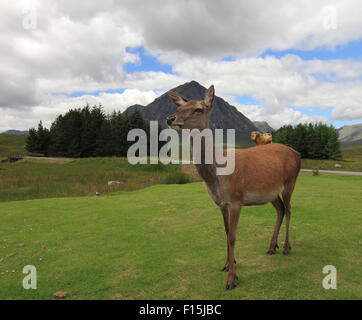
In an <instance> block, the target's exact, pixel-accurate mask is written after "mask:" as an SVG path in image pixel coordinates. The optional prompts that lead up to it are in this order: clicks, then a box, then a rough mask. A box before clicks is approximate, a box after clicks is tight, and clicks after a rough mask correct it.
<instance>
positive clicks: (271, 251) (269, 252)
mask: <svg viewBox="0 0 362 320" xmlns="http://www.w3.org/2000/svg"><path fill="white" fill-rule="evenodd" d="M266 254H270V255H272V254H276V251H275V250H268V251H267V252H266Z"/></svg>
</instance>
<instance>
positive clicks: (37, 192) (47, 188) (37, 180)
mask: <svg viewBox="0 0 362 320" xmlns="http://www.w3.org/2000/svg"><path fill="white" fill-rule="evenodd" d="M185 179H186V180H187V179H188V178H187V176H185V175H183V174H182V173H181V171H180V167H179V166H177V165H172V166H164V165H161V164H160V165H148V166H144V165H136V166H132V165H130V164H129V163H128V162H127V159H123V158H89V159H77V160H69V159H68V160H63V161H47V160H33V159H24V160H21V161H18V162H15V163H0V202H1V201H14V200H28V199H40V198H52V197H74V196H90V195H95V193H96V192H99V193H101V194H104V193H108V192H114V191H116V190H136V189H140V188H144V187H147V186H150V185H154V184H159V183H176V182H182V180H185ZM108 181H119V182H121V184H120V185H118V186H116V187H111V188H110V187H108V186H107V182H108ZM186 182H187V181H186Z"/></svg>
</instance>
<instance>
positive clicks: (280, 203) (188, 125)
mask: <svg viewBox="0 0 362 320" xmlns="http://www.w3.org/2000/svg"><path fill="white" fill-rule="evenodd" d="M169 96H170V97H171V99H172V100H173V101H174V103H175V104H176V105H177V106H178V108H177V112H176V113H175V114H172V115H170V116H168V117H167V121H166V122H167V124H168V126H169V127H170V128H172V129H176V130H181V129H191V130H192V129H199V130H203V129H206V128H209V116H210V111H211V109H212V103H213V100H214V97H215V90H214V86H213V85H212V86H211V87H210V88H209V89H208V90H207V91H206V94H205V99H204V100H190V101H188V100H187V99H186V98H184V97H182V96H181V95H179V94H178V93H174V92H169ZM191 142H192V141H191ZM202 144H203V145H202V146H201V149H202V152H208V150H206V146H205V141H204V140H202ZM211 152H214V150H211ZM203 158H204V159H205V157H203ZM195 166H196V169H197V171H198V173H199V174H200V176H201V177H202V178H203V180H204V181H205V183H206V187H207V190H208V192H209V194H210V196H211V198H212V199H213V201H214V202H215V203H216V204H217V205H218V206H219V207H220V210H221V213H222V215H223V218H224V226H225V232H226V236H227V259H226V263H225V266H224V268H223V269H222V271H225V272H228V278H227V284H226V290H232V289H234V288H235V287H236V285H237V280H238V277H237V275H236V273H235V266H234V264H236V261H235V258H234V247H235V238H236V229H237V225H238V220H239V216H240V211H241V208H242V207H243V206H250V205H261V204H266V203H268V202H271V203H272V204H273V206H274V207H275V209H276V211H277V220H276V224H275V228H274V233H273V236H272V238H271V241H270V246H269V250H268V251H267V253H268V254H275V253H276V249H277V248H279V247H278V242H277V241H278V234H279V230H280V226H281V224H282V221H283V218H284V215H286V238H285V242H284V251H283V254H289V252H290V250H291V247H290V242H289V223H290V215H291V211H290V199H291V196H292V193H293V190H294V186H295V183H296V180H297V177H298V174H299V169H300V156H299V154H298V153H297V152H296V151H295V150H293V149H292V148H289V147H287V146H285V145H282V144H278V143H273V144H268V145H263V146H258V147H253V148H249V149H237V150H235V170H234V172H233V173H232V174H230V175H224V176H222V175H216V167H217V164H216V162H215V157H214V162H213V163H212V164H206V163H205V161H204V162H202V163H201V164H195ZM280 194H281V195H282V197H283V200H282V199H281V197H280V196H279V195H280Z"/></svg>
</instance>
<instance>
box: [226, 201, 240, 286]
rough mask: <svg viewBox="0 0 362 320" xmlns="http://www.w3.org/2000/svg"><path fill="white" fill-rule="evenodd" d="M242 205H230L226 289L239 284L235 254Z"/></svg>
mask: <svg viewBox="0 0 362 320" xmlns="http://www.w3.org/2000/svg"><path fill="white" fill-rule="evenodd" d="M240 210H241V205H240V204H239V203H233V204H232V205H231V206H230V207H229V228H228V235H227V239H228V266H229V273H228V280H227V283H226V290H232V289H234V288H235V287H236V286H237V283H236V281H237V280H238V277H237V275H236V272H235V265H234V261H235V256H234V247H235V240H236V230H237V227H238V221H239V216H240Z"/></svg>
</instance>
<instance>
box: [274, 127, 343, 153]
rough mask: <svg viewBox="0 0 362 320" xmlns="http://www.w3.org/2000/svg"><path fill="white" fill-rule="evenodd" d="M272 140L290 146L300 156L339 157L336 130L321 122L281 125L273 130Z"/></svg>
mask: <svg viewBox="0 0 362 320" xmlns="http://www.w3.org/2000/svg"><path fill="white" fill-rule="evenodd" d="M273 142H278V143H282V144H285V145H287V146H290V147H292V148H293V149H295V150H297V151H298V152H300V154H301V156H302V158H308V159H341V158H342V155H341V149H340V143H339V140H338V131H337V130H336V129H335V128H334V127H333V126H327V125H326V124H323V123H316V124H313V123H309V124H307V123H306V124H298V125H297V126H295V127H293V126H291V125H287V126H283V127H281V128H280V129H279V130H277V131H274V132H273Z"/></svg>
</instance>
